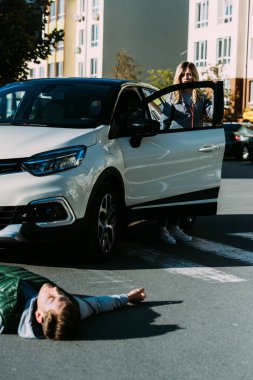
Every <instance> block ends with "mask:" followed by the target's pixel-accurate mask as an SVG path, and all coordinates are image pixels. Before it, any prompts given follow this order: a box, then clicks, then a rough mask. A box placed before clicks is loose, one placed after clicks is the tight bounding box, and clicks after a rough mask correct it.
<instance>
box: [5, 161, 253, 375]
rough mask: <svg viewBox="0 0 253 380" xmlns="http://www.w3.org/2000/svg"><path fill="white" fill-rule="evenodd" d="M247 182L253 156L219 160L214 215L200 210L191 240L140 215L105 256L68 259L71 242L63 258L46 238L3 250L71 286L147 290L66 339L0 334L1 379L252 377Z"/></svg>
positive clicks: (251, 230) (252, 271) (10, 259)
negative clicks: (162, 238)
mask: <svg viewBox="0 0 253 380" xmlns="http://www.w3.org/2000/svg"><path fill="white" fill-rule="evenodd" d="M246 183H247V187H246V188H245V184H246ZM242 184H243V185H242ZM252 184H253V165H252V164H250V163H243V162H235V161H232V160H230V161H225V162H224V165H223V183H222V191H221V197H220V202H219V215H218V216H212V217H200V218H198V219H197V221H196V224H195V225H194V227H193V229H192V230H191V231H189V233H191V234H192V236H193V241H192V242H191V243H188V244H177V245H176V246H173V247H166V246H164V245H162V244H160V243H159V242H158V241H157V234H156V225H155V223H144V224H139V225H136V226H134V227H132V228H130V229H129V231H128V234H127V236H126V238H125V240H124V241H123V242H122V244H121V245H120V248H119V249H118V251H117V255H116V256H115V257H113V258H112V259H111V261H110V262H108V263H103V264H85V263H82V262H78V261H75V260H74V259H73V257H72V256H71V249H70V250H69V257H68V258H64V257H61V250H60V247H58V248H57V247H53V246H50V247H48V248H47V250H44V249H43V248H41V247H40V248H39V247H38V248H37V249H34V250H33V251H32V252H29V253H27V254H26V255H24V254H23V253H22V251H21V250H20V249H15V250H14V251H13V250H12V251H10V250H4V249H2V250H0V263H11V264H18V265H22V266H24V267H26V268H28V269H30V270H33V271H35V272H37V273H40V274H42V275H44V276H47V277H49V278H51V279H52V280H54V281H56V282H57V283H59V285H61V286H63V287H65V288H66V289H68V290H69V291H70V292H73V293H76V294H92V295H93V294H97V295H100V294H115V293H122V292H127V291H128V290H130V289H132V288H135V287H139V286H144V287H145V288H146V291H147V295H148V297H147V300H146V301H145V302H144V303H142V304H141V305H138V306H133V305H131V306H126V307H125V308H123V309H121V310H117V311H114V312H110V313H106V314H103V315H102V314H100V315H97V316H95V317H91V318H90V319H87V320H86V321H84V322H83V324H82V327H81V331H80V334H79V337H78V339H77V340H75V341H72V342H52V341H46V340H41V341H38V340H29V339H21V338H19V337H18V336H16V335H13V336H11V335H2V336H1V338H0V339H1V359H0V380H7V379H14V380H16V379H18V380H23V379H24V380H30V379H37V380H44V379H56V380H58V379H61V380H65V379H66V380H71V379H73V380H79V379H80V380H83V379H88V380H93V379H94V380H95V379H96V380H114V379H115V380H116V379H117V380H121V379H122V380H125V379H126V380H129V379H136V380H137V379H145V380H149V379H150V380H151V379H152V380H153V379H154V378H156V379H166V380H168V379H169V380H189V379H196V380H214V379H215V380H217V379H219V380H223V379H224V380H240V379H243V380H252V378H253V360H252V356H253V354H252V347H253V333H252V326H253V311H252V304H253V299H252V298H253V295H252V294H253V292H252V289H253V244H252V240H253V217H252V212H251V211H250V210H251V208H252V207H253V195H252V191H250V192H249V189H250V186H251V188H252ZM231 186H232V187H231ZM227 196H229V197H230V202H229V201H228V200H227ZM243 211H247V212H243Z"/></svg>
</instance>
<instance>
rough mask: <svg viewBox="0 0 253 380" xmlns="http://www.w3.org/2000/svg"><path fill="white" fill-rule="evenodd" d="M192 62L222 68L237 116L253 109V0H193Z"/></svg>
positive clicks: (189, 39) (200, 67) (204, 69)
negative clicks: (248, 109)
mask: <svg viewBox="0 0 253 380" xmlns="http://www.w3.org/2000/svg"><path fill="white" fill-rule="evenodd" d="M188 59H189V60H190V61H193V62H194V63H195V64H196V66H197V67H198V68H199V71H200V72H202V73H205V72H206V70H207V68H210V67H220V69H221V70H220V71H221V72H220V74H221V79H222V80H224V85H225V89H226V91H227V93H230V97H231V99H233V111H234V115H235V116H236V117H239V118H240V117H243V111H244V110H245V109H247V108H253V0H190V4H189V24H188Z"/></svg>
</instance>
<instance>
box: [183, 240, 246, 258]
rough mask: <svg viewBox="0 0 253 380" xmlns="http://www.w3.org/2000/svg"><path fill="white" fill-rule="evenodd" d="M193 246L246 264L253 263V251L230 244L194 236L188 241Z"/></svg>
mask: <svg viewBox="0 0 253 380" xmlns="http://www.w3.org/2000/svg"><path fill="white" fill-rule="evenodd" d="M188 244H189V245H190V246H191V247H194V248H196V249H199V250H201V251H203V252H209V253H214V254H215V255H218V256H222V257H226V258H228V259H232V260H239V261H242V262H243V263H245V264H250V265H252V264H253V251H247V250H244V249H241V248H237V247H233V246H230V245H226V244H222V243H217V242H214V241H210V240H206V239H200V238H197V237H194V238H193V240H192V242H190V243H188Z"/></svg>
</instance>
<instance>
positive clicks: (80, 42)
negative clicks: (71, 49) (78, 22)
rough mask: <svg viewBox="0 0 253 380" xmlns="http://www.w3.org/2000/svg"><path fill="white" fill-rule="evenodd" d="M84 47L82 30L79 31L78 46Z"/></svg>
mask: <svg viewBox="0 0 253 380" xmlns="http://www.w3.org/2000/svg"><path fill="white" fill-rule="evenodd" d="M81 45H84V29H80V30H79V46H81Z"/></svg>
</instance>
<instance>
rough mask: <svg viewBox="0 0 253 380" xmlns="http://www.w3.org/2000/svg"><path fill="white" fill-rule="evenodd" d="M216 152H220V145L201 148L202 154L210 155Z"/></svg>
mask: <svg viewBox="0 0 253 380" xmlns="http://www.w3.org/2000/svg"><path fill="white" fill-rule="evenodd" d="M216 150H220V146H219V145H205V146H203V147H202V148H199V150H198V151H199V152H200V153H210V152H215V151H216Z"/></svg>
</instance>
